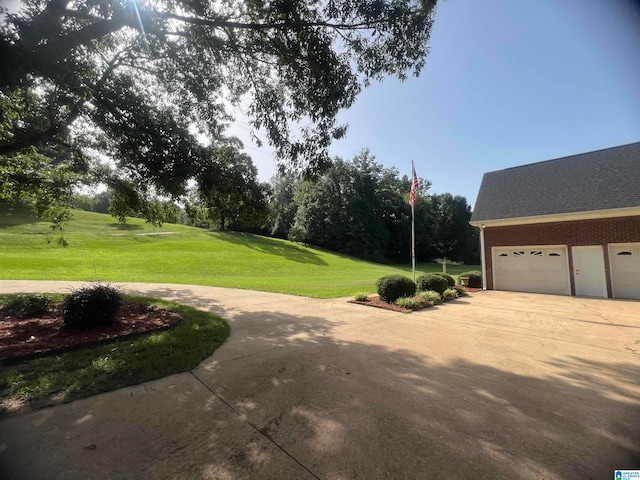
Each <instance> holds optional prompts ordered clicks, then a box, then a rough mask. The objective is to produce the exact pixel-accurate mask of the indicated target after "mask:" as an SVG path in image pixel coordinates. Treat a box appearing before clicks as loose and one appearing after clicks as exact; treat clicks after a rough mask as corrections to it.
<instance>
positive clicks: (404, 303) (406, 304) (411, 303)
mask: <svg viewBox="0 0 640 480" xmlns="http://www.w3.org/2000/svg"><path fill="white" fill-rule="evenodd" d="M396 305H398V306H399V307H402V308H406V309H408V310H413V309H414V308H417V307H418V302H417V301H416V299H415V298H413V297H400V298H399V299H397V300H396Z"/></svg>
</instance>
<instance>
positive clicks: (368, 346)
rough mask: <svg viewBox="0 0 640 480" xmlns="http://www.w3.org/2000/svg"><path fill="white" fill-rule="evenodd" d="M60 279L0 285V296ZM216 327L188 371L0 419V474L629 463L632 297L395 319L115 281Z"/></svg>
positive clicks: (278, 298) (277, 474)
mask: <svg viewBox="0 0 640 480" xmlns="http://www.w3.org/2000/svg"><path fill="white" fill-rule="evenodd" d="M68 285H69V283H64V284H62V283H58V282H0V293H6V292H9V291H54V290H55V291H61V290H62V291H64V290H65V289H66V288H67V286H68ZM126 289H127V291H130V292H136V293H142V294H145V295H151V296H157V297H163V298H169V299H175V300H177V301H179V302H182V303H185V304H189V305H193V306H195V307H199V308H203V309H207V310H211V311H213V312H215V313H217V314H219V315H221V316H223V317H225V318H227V319H228V320H229V321H230V323H231V325H232V334H231V337H230V338H229V340H228V341H227V342H226V344H225V345H224V346H223V347H222V348H220V349H219V350H218V351H217V352H216V353H215V354H214V355H213V356H212V357H210V358H208V359H207V360H205V361H204V362H203V363H202V364H201V365H200V366H199V367H198V368H196V369H195V370H193V371H192V372H189V373H184V374H179V375H174V376H171V377H168V378H164V379H161V380H158V381H154V382H149V383H147V384H143V385H138V386H134V387H130V388H125V389H121V390H118V391H114V392H111V393H107V394H103V395H97V396H95V397H92V398H88V399H85V400H80V401H76V402H73V403H71V404H67V405H62V406H58V407H54V408H48V409H43V410H40V411H36V412H33V413H30V414H26V415H20V416H14V417H9V418H6V419H4V420H2V421H1V422H0V465H2V466H1V467H0V477H1V478H3V479H21V478H24V479H40V478H42V479H45V478H46V479H63V478H64V479H88V478H91V479H143V478H144V479H200V478H206V479H240V478H242V479H244V478H247V479H314V478H316V479H317V478H321V479H333V480H338V479H367V480H370V479H425V478H456V479H457V478H487V479H496V478H509V479H513V478H519V479H520V478H522V479H540V478H544V479H563V480H564V479H587V478H594V479H595V478H612V475H613V471H614V469H634V468H635V469H640V385H639V382H640V302H634V301H617V300H597V299H584V298H571V297H559V296H549V295H533V294H520V293H507V292H478V293H476V294H473V295H472V296H471V297H467V298H464V299H458V300H456V301H454V302H452V303H449V304H446V305H444V306H440V307H435V308H431V309H427V310H423V311H420V312H416V313H412V314H398V313H394V312H389V311H384V310H379V309H374V308H369V307H364V306H359V305H354V304H349V303H346V299H336V300H315V299H308V298H299V297H290V296H286V295H276V294H269V293H261V292H248V291H238V290H229V289H221V288H208V287H194V286H184V285H160V284H156V285H152V284H127V285H126Z"/></svg>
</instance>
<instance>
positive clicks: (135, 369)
mask: <svg viewBox="0 0 640 480" xmlns="http://www.w3.org/2000/svg"><path fill="white" fill-rule="evenodd" d="M58 297H60V296H58ZM10 298H11V296H0V305H2V304H3V302H6V301H7V300H8V299H10ZM59 299H60V298H58V300H59ZM126 300H127V301H134V302H138V303H149V304H152V305H159V306H164V307H167V308H169V309H171V310H173V311H175V312H177V313H178V314H180V316H181V317H182V320H180V321H179V322H178V323H177V324H176V325H175V326H174V327H172V328H171V329H169V330H161V331H157V332H153V333H147V334H143V335H140V336H135V337H129V338H123V339H121V340H116V341H110V342H105V343H101V344H99V345H94V346H88V347H84V348H79V349H77V350H71V351H68V352H65V353H58V354H54V355H48V356H43V357H41V358H36V359H33V360H27V361H23V362H20V363H18V364H15V365H11V364H5V365H2V366H1V368H0V416H1V415H2V413H3V412H5V411H16V410H19V409H20V408H21V407H22V406H24V405H26V404H30V405H31V406H35V407H38V406H44V405H48V404H55V403H61V402H69V401H71V400H75V399H78V398H84V397H88V396H90V395H95V394H97V393H102V392H108V391H111V390H115V389H116V388H122V387H126V386H129V385H135V384H138V383H142V382H148V381H150V380H155V379H157V378H162V377H166V376H167V375H172V374H174V373H180V372H185V371H188V370H191V369H193V368H195V367H196V366H197V365H198V364H199V363H200V362H202V360H204V359H205V358H207V357H209V356H211V355H213V352H214V351H215V350H216V349H217V348H218V347H219V346H220V345H222V344H223V343H224V341H225V340H226V339H227V337H228V336H229V324H228V323H227V322H226V321H225V320H223V319H222V318H220V317H217V316H215V315H213V314H211V313H209V312H203V311H201V310H196V309H195V308H191V307H187V306H184V305H179V304H177V303H173V302H166V301H162V300H156V299H153V298H144V297H126ZM0 365H1V363H0Z"/></svg>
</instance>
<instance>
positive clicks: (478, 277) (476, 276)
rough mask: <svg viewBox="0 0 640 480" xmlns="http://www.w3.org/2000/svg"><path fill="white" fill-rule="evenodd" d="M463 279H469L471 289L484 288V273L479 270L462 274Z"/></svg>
mask: <svg viewBox="0 0 640 480" xmlns="http://www.w3.org/2000/svg"><path fill="white" fill-rule="evenodd" d="M460 276H461V277H469V285H467V287H471V288H482V272H479V271H477V270H474V271H471V272H464V273H461V274H460Z"/></svg>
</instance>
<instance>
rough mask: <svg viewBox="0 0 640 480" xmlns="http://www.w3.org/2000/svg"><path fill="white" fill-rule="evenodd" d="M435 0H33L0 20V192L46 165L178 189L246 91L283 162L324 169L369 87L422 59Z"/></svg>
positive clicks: (162, 190)
mask: <svg viewBox="0 0 640 480" xmlns="http://www.w3.org/2000/svg"><path fill="white" fill-rule="evenodd" d="M435 4H436V0H316V1H314V0H303V1H299V0H272V1H269V0H225V1H206V0H86V1H76V0H27V1H26V2H24V3H23V6H22V8H21V9H20V10H19V11H18V12H17V13H9V14H7V15H6V22H5V24H4V25H3V26H2V27H0V58H1V59H2V62H1V64H0V109H1V113H0V174H2V176H3V177H4V181H3V182H0V188H1V189H2V190H1V191H0V197H9V198H11V197H16V196H19V195H20V194H21V193H24V191H27V190H28V191H30V192H37V191H38V189H40V190H43V189H44V190H46V189H47V188H49V186H50V184H51V182H52V181H51V175H49V173H51V172H52V171H54V172H57V173H60V172H67V171H69V172H74V173H75V174H78V175H82V176H83V178H85V179H86V178H87V175H89V176H90V175H93V177H92V178H91V180H93V181H108V178H109V177H110V176H111V177H112V176H114V175H115V176H116V177H119V178H121V179H123V178H124V179H126V180H127V182H129V183H133V184H135V185H136V186H137V187H138V188H140V189H141V190H142V191H149V190H152V191H155V192H157V193H159V194H162V195H174V196H178V195H182V194H184V192H185V188H186V186H187V182H188V180H189V179H193V178H196V177H197V176H198V175H199V174H200V173H201V171H202V169H203V168H204V167H205V166H211V165H212V164H215V163H216V162H218V163H219V164H221V163H223V162H224V161H225V156H224V155H223V156H222V157H220V158H216V157H215V156H214V157H212V152H215V151H221V150H220V149H217V150H216V149H215V148H214V149H212V148H210V145H208V146H207V147H205V146H204V145H203V144H202V143H203V142H202V139H203V138H206V139H207V142H210V143H212V144H213V145H214V146H215V145H217V144H219V143H221V142H222V143H223V144H224V139H223V136H224V127H225V123H226V122H227V121H228V120H229V119H230V118H231V117H232V114H233V111H234V110H233V109H234V108H235V107H240V108H242V107H241V106H242V105H243V103H246V102H248V104H249V107H248V109H247V111H246V113H247V114H248V115H249V117H250V118H251V121H252V125H253V127H254V129H256V131H257V130H258V129H261V130H263V131H264V132H265V133H266V136H267V138H268V141H269V142H270V143H271V144H272V145H273V147H274V148H275V150H276V152H277V155H278V158H279V159H280V160H281V161H282V162H283V164H288V165H295V166H302V167H310V168H312V169H313V168H318V167H321V166H322V165H324V164H325V163H326V162H327V161H328V157H327V153H326V148H327V147H328V146H329V144H330V142H331V141H332V139H335V138H340V137H341V136H343V135H344V134H345V130H346V127H345V126H343V125H338V124H337V122H336V116H337V114H338V112H339V111H340V109H344V108H348V107H349V106H350V105H352V104H353V102H354V100H355V98H356V96H357V94H358V93H359V92H360V90H361V88H362V87H363V86H366V85H368V84H369V82H370V81H371V80H378V79H382V78H383V77H384V76H387V75H392V76H396V77H399V78H401V79H402V78H404V77H405V76H407V75H409V74H416V75H417V74H418V73H419V72H420V69H421V68H422V66H423V64H424V61H425V58H426V55H427V50H428V40H429V34H430V30H431V26H432V22H433V15H434V10H435ZM207 142H205V143H207ZM105 158H109V159H111V160H112V161H113V162H114V163H115V165H116V168H115V169H114V170H112V171H108V170H107V169H104V168H96V165H98V164H99V162H98V160H104V159H105ZM34 165H36V166H37V168H34ZM220 170H223V169H222V167H221V166H220ZM214 171H215V168H214ZM65 178H67V179H68V181H67V183H66V184H65V183H64V182H62V183H61V184H60V185H58V186H59V187H60V188H61V191H67V190H68V186H69V185H70V184H73V183H74V182H76V181H77V179H78V176H75V177H73V176H67V177H65ZM65 189H66V190H65Z"/></svg>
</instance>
